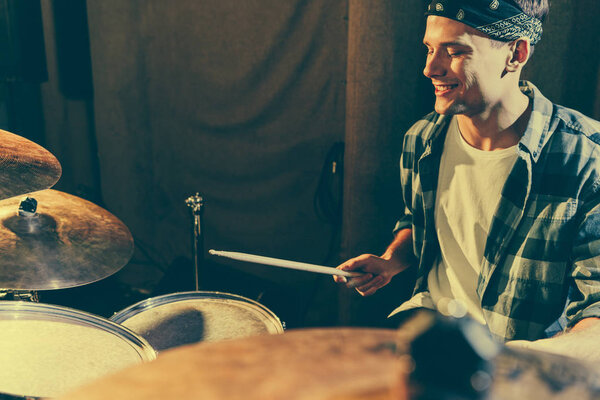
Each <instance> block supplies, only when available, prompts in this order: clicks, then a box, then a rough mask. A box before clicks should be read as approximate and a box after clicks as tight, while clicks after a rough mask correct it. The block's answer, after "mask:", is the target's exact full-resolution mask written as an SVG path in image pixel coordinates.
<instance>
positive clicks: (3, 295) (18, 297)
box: [0, 289, 40, 303]
mask: <svg viewBox="0 0 600 400" xmlns="http://www.w3.org/2000/svg"><path fill="white" fill-rule="evenodd" d="M0 300H15V301H31V302H34V303H39V302H40V296H39V295H38V292H36V291H35V290H10V289H1V290H0Z"/></svg>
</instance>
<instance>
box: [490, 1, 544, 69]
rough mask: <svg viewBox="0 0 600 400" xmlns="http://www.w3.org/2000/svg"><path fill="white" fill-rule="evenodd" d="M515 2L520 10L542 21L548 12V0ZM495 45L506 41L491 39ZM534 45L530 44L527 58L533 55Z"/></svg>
mask: <svg viewBox="0 0 600 400" xmlns="http://www.w3.org/2000/svg"><path fill="white" fill-rule="evenodd" d="M514 1H515V3H517V5H518V6H519V7H521V10H523V12H524V13H525V14H527V15H529V16H530V17H535V18H537V19H539V20H540V21H542V22H544V20H545V19H546V17H547V16H548V13H549V12H550V4H549V0H514ZM490 40H492V41H493V44H494V46H495V47H502V46H503V45H505V44H506V43H507V42H503V41H501V40H496V39H491V38H490ZM534 47H535V46H531V51H530V52H529V58H531V56H532V55H533V50H534Z"/></svg>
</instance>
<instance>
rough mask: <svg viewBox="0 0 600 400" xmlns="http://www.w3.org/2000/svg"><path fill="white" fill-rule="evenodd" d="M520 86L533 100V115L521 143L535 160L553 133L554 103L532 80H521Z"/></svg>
mask: <svg viewBox="0 0 600 400" xmlns="http://www.w3.org/2000/svg"><path fill="white" fill-rule="evenodd" d="M519 87H520V89H521V92H523V94H525V95H526V96H527V97H529V98H530V99H532V100H533V107H532V110H531V116H530V117H529V122H528V123H527V128H525V132H524V133H523V136H522V137H521V140H520V141H519V145H520V146H521V147H522V148H524V149H526V150H527V151H528V152H529V153H530V154H531V157H532V158H533V161H537V160H538V158H539V156H540V153H541V151H542V148H543V147H544V145H545V144H546V143H547V142H548V139H549V138H550V135H551V133H552V132H551V129H550V123H551V120H552V114H553V111H554V105H553V104H552V102H551V101H550V100H548V99H547V98H546V97H544V95H543V94H542V93H541V92H540V91H539V89H538V88H537V87H535V85H533V84H532V83H531V82H528V81H521V82H519Z"/></svg>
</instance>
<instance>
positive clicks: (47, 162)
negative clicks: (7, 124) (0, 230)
mask: <svg viewBox="0 0 600 400" xmlns="http://www.w3.org/2000/svg"><path fill="white" fill-rule="evenodd" d="M61 173H62V169H61V166H60V163H59V162H58V160H57V159H56V157H54V156H53V155H52V154H51V153H50V152H48V150H46V149H44V148H43V147H41V146H40V145H38V144H36V143H34V142H32V141H30V140H28V139H25V138H24V137H21V136H18V135H15V134H13V133H10V132H7V131H3V130H1V129H0V200H1V199H7V198H9V197H13V196H18V195H21V194H24V193H29V192H33V191H36V190H42V189H47V188H50V187H52V186H53V185H54V184H55V183H56V182H57V181H58V179H59V178H60V175H61Z"/></svg>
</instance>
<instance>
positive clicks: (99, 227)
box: [0, 189, 133, 290]
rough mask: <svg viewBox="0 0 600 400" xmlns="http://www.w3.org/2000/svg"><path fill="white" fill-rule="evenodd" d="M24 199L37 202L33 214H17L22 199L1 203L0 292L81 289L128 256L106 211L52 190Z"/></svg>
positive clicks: (119, 227)
mask: <svg viewBox="0 0 600 400" xmlns="http://www.w3.org/2000/svg"><path fill="white" fill-rule="evenodd" d="M27 197H30V198H34V199H35V200H37V212H36V214H35V215H33V216H26V215H21V212H19V211H18V210H19V206H20V204H21V200H23V197H22V196H19V197H12V198H10V199H4V200H1V201H0V288H3V289H15V290H49V289H63V288H69V287H75V286H81V285H84V284H87V283H92V282H95V281H98V280H100V279H103V278H106V277H108V276H110V275H112V274H113V273H115V272H117V271H118V270H119V269H121V268H122V267H123V266H124V265H125V264H126V263H127V262H128V261H129V259H130V258H131V256H132V254H133V239H132V237H131V233H130V232H129V229H127V227H126V226H125V225H124V224H123V223H122V222H121V221H120V220H119V219H118V218H117V217H115V216H114V215H112V214H111V213H110V212H108V211H107V210H105V209H103V208H101V207H99V206H97V205H95V204H93V203H91V202H89V201H87V200H84V199H81V198H79V197H76V196H73V195H70V194H67V193H63V192H60V191H57V190H52V189H46V190H41V191H38V192H34V193H29V194H28V195H27ZM25 214H27V213H25Z"/></svg>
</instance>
